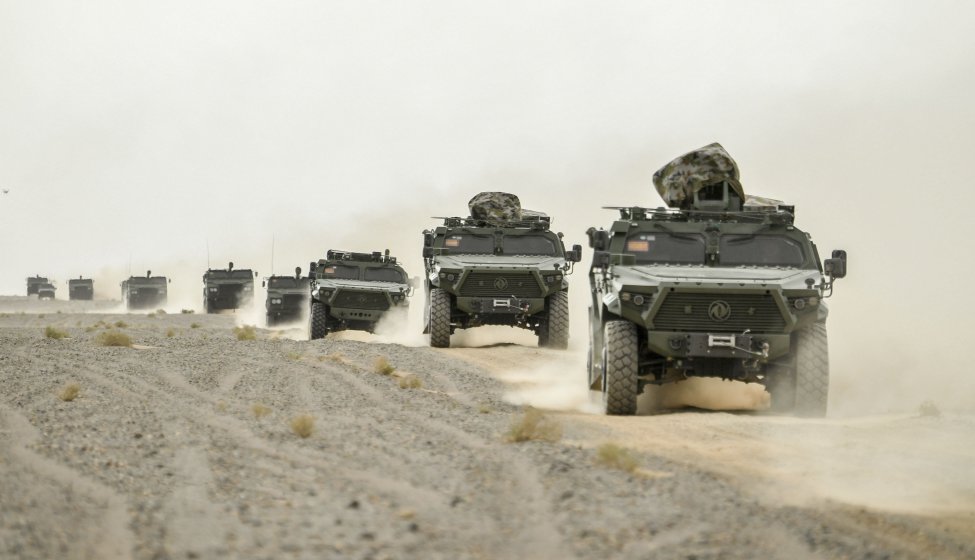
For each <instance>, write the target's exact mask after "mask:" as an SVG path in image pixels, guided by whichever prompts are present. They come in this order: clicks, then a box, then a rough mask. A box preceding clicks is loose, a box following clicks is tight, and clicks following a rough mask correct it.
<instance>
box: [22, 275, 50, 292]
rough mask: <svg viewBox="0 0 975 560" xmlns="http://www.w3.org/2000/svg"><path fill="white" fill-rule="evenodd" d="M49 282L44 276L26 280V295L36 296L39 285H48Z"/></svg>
mask: <svg viewBox="0 0 975 560" xmlns="http://www.w3.org/2000/svg"><path fill="white" fill-rule="evenodd" d="M49 283H50V281H49V280H48V279H47V278H46V277H44V276H31V277H29V278H28V279H27V295H29V296H32V295H35V294H37V288H38V287H40V286H41V284H49Z"/></svg>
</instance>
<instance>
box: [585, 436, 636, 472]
mask: <svg viewBox="0 0 975 560" xmlns="http://www.w3.org/2000/svg"><path fill="white" fill-rule="evenodd" d="M596 464H597V465H602V466H604V467H608V468H611V469H618V470H621V471H624V472H628V473H633V472H636V469H637V468H638V467H639V466H640V462H639V461H638V460H637V458H636V456H634V455H633V452H632V451H630V450H629V449H627V448H625V447H620V446H619V445H616V444H615V443H604V444H602V445H600V446H599V448H597V449H596Z"/></svg>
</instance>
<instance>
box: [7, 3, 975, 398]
mask: <svg viewBox="0 0 975 560" xmlns="http://www.w3.org/2000/svg"><path fill="white" fill-rule="evenodd" d="M973 21H975V4H972V3H970V2H962V1H957V2H951V1H935V2H924V3H920V2H894V1H877V2H850V1H836V2H823V1H810V2H777V1H771V0H769V1H753V2H743V1H735V2H674V1H668V2H636V1H634V2H605V1H599V2H595V1H594V2H566V1H558V2H555V1H552V2H523V1H518V2H483V1H479V2H458V1H454V0H451V1H435V2H392V1H390V2H363V1H356V2H323V1H308V2H250V1H240V0H234V1H229V0H228V1H211V2H196V1H194V2H132V1H130V0H125V1H122V0H119V1H114V2H109V1H92V0H88V1H85V2H72V1H56V2H51V1H43V0H31V1H13V0H0V187H2V188H4V189H9V190H10V192H9V193H8V194H6V195H0V293H3V294H19V293H22V292H23V291H24V289H25V287H24V278H25V277H26V276H27V275H29V274H35V273H38V274H47V275H50V276H53V277H55V278H56V279H58V280H59V282H60V283H61V286H62V289H63V288H64V286H65V281H66V279H67V278H68V277H69V276H72V275H80V274H84V275H95V276H96V277H97V278H98V279H99V281H100V282H101V284H102V285H101V288H100V289H101V290H102V291H103V292H107V293H109V294H110V295H112V296H114V297H117V295H116V291H117V282H118V281H119V280H121V279H122V276H123V275H127V273H128V271H129V268H130V266H131V269H132V271H133V272H134V273H137V272H141V271H144V270H145V269H147V268H153V269H154V270H155V271H156V272H158V273H160V274H169V275H170V276H171V277H173V282H174V285H177V286H182V287H181V288H180V287H177V288H176V289H184V290H189V291H192V292H193V293H196V292H197V291H198V290H199V275H200V274H201V273H202V271H203V270H204V269H205V268H206V262H207V245H209V249H210V255H211V261H212V263H213V264H214V265H216V264H218V263H219V264H223V263H225V262H226V261H228V260H234V261H235V262H237V263H238V265H239V266H250V267H252V268H256V269H258V270H259V271H261V272H262V274H263V273H265V272H269V266H270V252H271V251H270V249H271V239H272V236H273V237H274V238H275V248H276V250H275V270H276V271H277V272H279V273H281V272H286V271H288V270H290V269H292V268H293V267H294V266H296V265H304V266H307V262H308V261H309V260H311V259H313V258H317V257H318V256H319V255H321V254H322V253H323V252H324V251H325V249H327V248H329V247H343V248H348V249H361V250H371V249H373V248H380V247H376V245H379V246H389V247H391V248H393V249H394V251H396V252H397V253H399V254H400V255H402V257H403V259H404V261H405V264H406V266H407V267H408V269H409V270H410V272H411V273H412V274H419V273H420V270H421V264H420V259H419V245H420V235H419V232H420V231H421V230H422V229H423V228H424V227H427V226H429V225H431V224H432V223H433V222H432V221H431V220H429V219H427V217H428V216H432V215H443V214H461V213H463V212H465V211H466V207H465V204H466V201H467V199H468V198H470V196H471V195H473V194H474V193H475V192H477V191H478V190H484V189H491V190H510V191H513V192H516V193H518V194H519V195H521V198H522V200H523V202H524V203H525V205H526V206H528V207H531V208H537V209H539V210H544V211H547V212H549V213H550V214H551V215H553V216H554V217H555V220H556V224H557V225H558V226H559V229H561V230H563V231H565V233H566V236H567V241H569V242H570V243H571V242H578V243H583V241H584V239H583V234H582V232H583V231H584V230H585V228H586V227H588V226H590V225H606V224H608V223H609V221H610V220H611V219H612V214H611V213H609V212H606V211H603V210H600V209H599V206H601V205H618V204H645V205H648V206H657V205H659V204H660V201H659V198H658V197H657V195H656V194H655V193H654V191H653V189H652V186H651V183H650V177H651V174H652V173H653V171H654V170H655V169H657V168H658V167H660V166H661V165H662V164H664V163H666V162H667V161H668V160H669V159H671V158H673V157H674V156H677V155H679V154H681V153H683V152H686V151H688V150H690V149H693V148H695V147H699V146H702V145H704V144H707V143H710V142H712V141H719V142H721V143H723V144H724V146H725V147H726V148H727V149H728V150H729V152H730V153H731V154H732V155H733V156H734V157H735V158H736V159H737V160H738V163H739V165H740V167H741V169H742V180H743V184H744V187H745V190H746V191H747V192H751V193H755V194H762V195H767V196H773V197H777V198H783V199H786V200H788V201H790V202H792V203H795V204H796V205H797V207H798V220H799V223H800V225H801V226H802V227H803V228H804V229H807V230H809V231H811V232H812V233H813V235H814V238H815V240H816V241H817V243H818V244H819V247H820V251H821V253H824V254H828V252H829V251H830V250H831V249H833V248H845V249H847V250H848V251H849V253H850V277H849V278H847V279H846V280H844V281H843V282H842V283H841V284H838V286H837V295H836V297H834V298H833V301H832V304H833V319H832V321H831V336H832V337H833V348H834V367H835V368H840V369H841V370H843V368H846V371H847V376H848V378H852V377H853V374H854V372H853V371H852V369H853V365H852V364H854V363H856V364H869V365H871V368H872V371H887V370H889V369H890V368H900V369H903V368H912V369H910V374H905V373H904V372H900V373H899V376H898V379H902V380H903V383H904V384H905V385H910V383H911V382H912V381H911V380H913V379H916V377H915V376H922V377H923V376H926V375H930V372H931V371H932V370H937V371H950V372H953V373H961V372H964V373H965V374H967V367H968V366H967V363H966V362H967V361H968V360H967V357H962V356H960V353H959V352H958V346H959V345H962V346H967V345H968V344H969V341H968V339H969V336H968V335H969V333H971V332H972V330H973V329H972V326H971V324H972V323H971V317H972V316H973V315H975V304H973V303H972V297H971V295H969V294H968V293H967V292H964V291H963V290H962V286H963V282H964V281H965V280H967V279H969V278H971V277H972V272H973V268H975V267H973V266H972V264H971V261H972V256H971V255H970V252H971V249H972V248H973V246H975V244H973V242H972V241H971V239H970V237H969V227H968V224H969V223H970V222H971V219H970V218H969V212H970V209H971V207H972V206H973V203H975V195H973V193H972V190H973V188H972V186H971V185H970V180H969V176H970V172H969V168H970V167H971V165H972V164H971V159H972V155H971V154H972V152H973V150H975V139H973V138H975V136H973V133H972V131H973V130H975V104H973V102H972V99H973V98H975V96H973V88H972V84H973V80H975V34H972V33H971V26H972V22H973ZM588 258H589V256H588V254H587V255H586V259H587V260H588ZM574 280H575V282H576V285H577V288H579V287H581V288H582V289H581V290H579V289H576V291H575V297H574V299H573V301H576V302H580V303H579V304H578V305H580V306H581V305H584V303H581V302H584V301H585V299H584V298H585V291H586V289H585V276H584V274H577V275H576V276H574ZM106 285H108V286H110V289H106ZM420 299H422V297H421V298H420ZM418 303H419V302H418ZM578 311H579V312H578V313H576V315H575V317H576V319H575V321H574V324H575V327H574V331H573V332H574V333H578V332H579V331H578V328H579V327H580V325H581V324H583V323H584V313H583V312H582V309H579V310H578ZM945 325H949V326H951V327H952V328H953V329H955V330H953V331H948V332H941V331H943V330H944V329H943V327H944V326H945ZM857 367H859V365H857ZM953 379H954V378H953ZM962 383H968V384H967V385H964V386H963V387H964V389H965V390H967V391H969V392H970V393H971V392H975V384H973V382H972V381H962Z"/></svg>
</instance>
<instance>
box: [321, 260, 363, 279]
mask: <svg viewBox="0 0 975 560" xmlns="http://www.w3.org/2000/svg"><path fill="white" fill-rule="evenodd" d="M321 277H322V278H341V279H342V280H358V279H359V267H358V266H348V265H344V264H330V265H327V266H325V268H323V269H322V276H321Z"/></svg>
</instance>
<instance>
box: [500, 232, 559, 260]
mask: <svg viewBox="0 0 975 560" xmlns="http://www.w3.org/2000/svg"><path fill="white" fill-rule="evenodd" d="M503 247H504V254H505V255H545V256H549V257H557V256H559V248H558V244H557V243H556V242H555V240H554V239H552V238H551V237H547V236H545V235H506V236H505V237H504V245H503Z"/></svg>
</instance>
